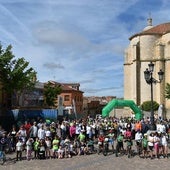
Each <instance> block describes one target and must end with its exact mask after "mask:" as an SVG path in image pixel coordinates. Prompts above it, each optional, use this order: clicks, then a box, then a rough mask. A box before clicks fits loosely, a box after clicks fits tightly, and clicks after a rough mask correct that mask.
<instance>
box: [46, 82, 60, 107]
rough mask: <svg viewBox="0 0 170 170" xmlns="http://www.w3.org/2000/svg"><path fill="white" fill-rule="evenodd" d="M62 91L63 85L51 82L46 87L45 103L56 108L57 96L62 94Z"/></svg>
mask: <svg viewBox="0 0 170 170" xmlns="http://www.w3.org/2000/svg"><path fill="white" fill-rule="evenodd" d="M61 91H62V89H61V85H57V84H51V83H50V82H48V83H47V84H46V85H45V86H44V96H45V103H46V104H47V105H48V106H55V100H56V99H57V96H58V94H60V93H61Z"/></svg>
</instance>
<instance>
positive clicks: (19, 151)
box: [16, 139, 23, 161]
mask: <svg viewBox="0 0 170 170" xmlns="http://www.w3.org/2000/svg"><path fill="white" fill-rule="evenodd" d="M22 150H23V142H22V139H19V140H18V142H17V143H16V151H17V155H16V160H17V161H18V160H20V161H21V160H22Z"/></svg>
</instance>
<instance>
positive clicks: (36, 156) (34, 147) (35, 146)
mask: <svg viewBox="0 0 170 170" xmlns="http://www.w3.org/2000/svg"><path fill="white" fill-rule="evenodd" d="M39 143H40V142H39V138H38V137H37V138H36V139H35V142H34V143H33V149H34V159H38V149H39Z"/></svg>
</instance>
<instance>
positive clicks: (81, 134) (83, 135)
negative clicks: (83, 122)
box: [78, 132, 86, 142]
mask: <svg viewBox="0 0 170 170" xmlns="http://www.w3.org/2000/svg"><path fill="white" fill-rule="evenodd" d="M85 139H86V136H85V134H84V133H83V132H80V134H79V136H78V140H79V141H80V142H85Z"/></svg>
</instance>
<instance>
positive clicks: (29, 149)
mask: <svg viewBox="0 0 170 170" xmlns="http://www.w3.org/2000/svg"><path fill="white" fill-rule="evenodd" d="M33 142H34V140H33V139H32V138H29V139H28V140H27V142H26V152H27V153H26V157H27V160H28V161H29V160H30V159H31V157H32V155H31V154H32V149H33V147H32V145H33Z"/></svg>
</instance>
